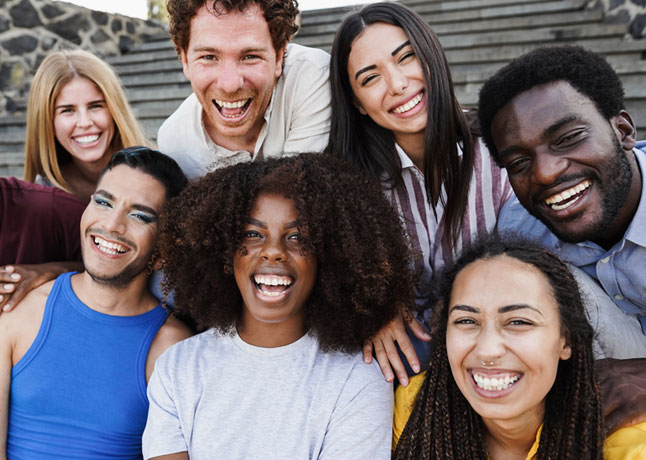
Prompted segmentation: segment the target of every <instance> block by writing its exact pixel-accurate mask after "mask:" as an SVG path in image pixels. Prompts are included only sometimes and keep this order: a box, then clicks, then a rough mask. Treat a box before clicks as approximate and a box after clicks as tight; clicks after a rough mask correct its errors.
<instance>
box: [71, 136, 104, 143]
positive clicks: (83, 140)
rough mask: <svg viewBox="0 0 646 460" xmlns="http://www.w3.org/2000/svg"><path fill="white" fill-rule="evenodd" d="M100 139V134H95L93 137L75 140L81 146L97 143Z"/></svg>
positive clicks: (76, 138) (81, 137)
mask: <svg viewBox="0 0 646 460" xmlns="http://www.w3.org/2000/svg"><path fill="white" fill-rule="evenodd" d="M98 138H99V135H98V134H93V135H92V136H80V137H75V138H74V140H75V141H76V142H78V143H79V144H91V143H92V142H95V141H96V140H97V139H98Z"/></svg>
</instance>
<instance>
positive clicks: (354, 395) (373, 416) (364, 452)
mask: <svg viewBox="0 0 646 460" xmlns="http://www.w3.org/2000/svg"><path fill="white" fill-rule="evenodd" d="M362 366H363V365H362ZM371 367H372V369H367V370H366V369H364V370H360V372H357V370H358V369H355V370H354V371H353V373H354V372H357V373H359V374H363V375H365V374H366V373H369V374H371V376H372V377H371V381H370V382H368V383H365V384H361V385H360V387H359V388H358V389H357V386H355V384H356V379H354V376H350V379H349V380H348V382H347V383H346V388H345V389H344V392H343V394H341V395H340V396H339V399H338V401H339V402H338V403H337V407H336V408H335V410H334V412H333V414H332V418H331V420H330V422H329V424H328V429H327V431H326V433H325V439H324V441H323V445H322V448H321V452H320V454H319V456H318V460H386V459H390V451H391V445H392V440H391V439H392V417H393V389H392V384H390V383H388V382H385V381H384V380H383V379H382V378H381V376H380V375H379V370H378V369H377V366H376V365H371ZM348 390H349V391H348Z"/></svg>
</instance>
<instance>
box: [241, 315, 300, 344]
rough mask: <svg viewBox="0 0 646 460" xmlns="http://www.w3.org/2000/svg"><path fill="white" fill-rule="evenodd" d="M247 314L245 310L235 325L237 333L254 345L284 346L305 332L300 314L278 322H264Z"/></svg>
mask: <svg viewBox="0 0 646 460" xmlns="http://www.w3.org/2000/svg"><path fill="white" fill-rule="evenodd" d="M249 316H250V315H248V314H247V312H246V311H245V312H244V313H243V318H242V320H241V321H240V322H239V323H238V325H237V330H238V335H240V338H241V339H242V340H244V341H245V342H247V343H248V344H249V345H253V346H256V347H262V348H277V347H284V346H285V345H289V344H290V343H294V342H296V341H297V340H298V339H300V338H301V337H303V336H304V335H305V333H306V332H307V330H306V329H305V324H304V323H305V322H304V318H302V317H301V315H296V316H293V317H291V318H289V319H287V320H285V321H283V322H280V323H265V322H261V321H258V320H255V319H253V318H250V317H249Z"/></svg>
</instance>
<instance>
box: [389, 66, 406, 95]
mask: <svg viewBox="0 0 646 460" xmlns="http://www.w3.org/2000/svg"><path fill="white" fill-rule="evenodd" d="M406 88H408V78H407V77H406V75H404V73H403V72H402V71H401V70H400V69H399V68H397V67H395V68H394V69H392V70H391V72H390V78H389V91H390V94H391V95H393V96H397V95H400V94H404V92H405V91H406Z"/></svg>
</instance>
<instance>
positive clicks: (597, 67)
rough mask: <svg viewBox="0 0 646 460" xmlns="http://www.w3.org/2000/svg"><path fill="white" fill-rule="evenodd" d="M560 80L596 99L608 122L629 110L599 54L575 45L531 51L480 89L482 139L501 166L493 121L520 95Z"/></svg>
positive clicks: (619, 86) (611, 71)
mask: <svg viewBox="0 0 646 460" xmlns="http://www.w3.org/2000/svg"><path fill="white" fill-rule="evenodd" d="M560 80H563V81H566V82H568V83H569V84H570V85H572V87H573V88H574V89H576V90H577V91H578V92H579V93H581V94H583V95H585V96H587V97H588V98H589V99H590V100H592V102H594V104H595V105H596V106H597V109H598V110H599V112H600V113H601V115H603V116H604V118H605V119H606V120H610V119H611V118H612V117H614V116H616V115H619V112H620V111H621V110H623V109H624V108H625V107H624V88H623V85H622V83H621V80H620V79H619V76H618V75H617V73H616V72H615V71H614V69H613V68H612V66H611V65H610V64H609V63H608V61H606V60H605V59H604V58H603V57H602V56H600V55H599V54H597V53H594V52H592V51H589V50H586V49H584V48H582V47H581V46H572V45H560V46H545V47H540V48H537V49H535V50H533V51H530V52H529V53H527V54H524V55H522V56H520V57H518V58H516V59H514V60H513V61H511V62H510V63H509V64H507V65H506V66H505V67H503V68H502V69H500V70H498V71H497V72H496V73H495V74H494V75H493V76H492V77H491V78H489V79H488V80H487V81H486V82H485V83H484V85H483V86H482V88H481V89H480V101H479V103H478V117H479V118H480V127H481V129H482V137H483V139H484V141H485V144H486V145H487V147H488V148H489V152H490V153H491V155H492V156H493V158H494V159H495V160H496V162H498V164H500V162H499V159H498V150H497V149H496V146H495V144H494V142H493V137H492V135H491V122H492V120H493V118H494V117H495V116H496V114H497V113H498V111H499V110H500V109H501V108H503V107H504V106H505V105H507V103H508V102H510V101H511V100H512V99H514V98H515V97H516V96H517V95H519V94H520V93H522V92H525V91H528V90H530V89H532V88H533V87H535V86H538V85H543V84H546V83H551V82H554V81H560Z"/></svg>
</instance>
